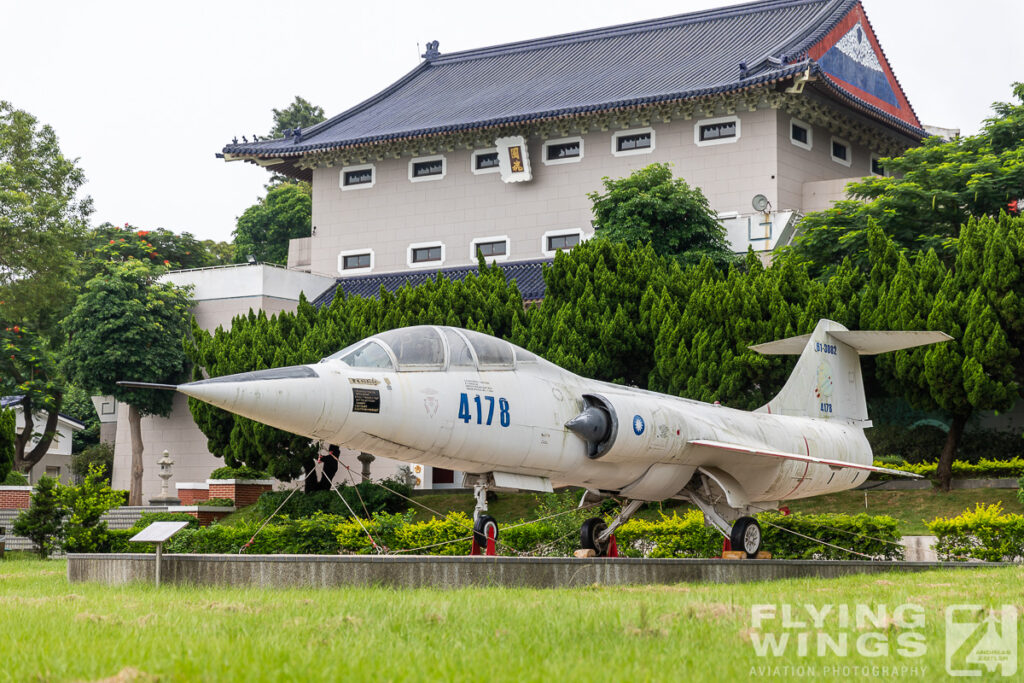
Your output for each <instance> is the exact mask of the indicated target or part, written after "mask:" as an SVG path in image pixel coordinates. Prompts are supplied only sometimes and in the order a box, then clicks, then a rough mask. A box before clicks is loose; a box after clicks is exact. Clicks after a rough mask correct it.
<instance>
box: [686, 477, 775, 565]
mask: <svg viewBox="0 0 1024 683" xmlns="http://www.w3.org/2000/svg"><path fill="white" fill-rule="evenodd" d="M687 498H689V500H690V501H691V502H692V503H693V504H694V505H696V506H697V507H698V508H700V511H701V512H703V513H704V522H705V524H708V525H710V526H713V527H715V528H716V529H718V530H719V531H720V532H721V533H722V535H723V536H724V537H725V541H724V542H723V543H722V551H723V552H725V551H728V550H740V551H742V552H744V553H746V554H747V557H748V558H750V559H753V558H755V557H757V553H758V551H760V550H761V525H760V524H758V523H757V520H756V519H754V518H753V517H747V516H740V513H739V512H738V511H737V510H736V509H734V508H732V507H730V506H729V505H727V504H726V503H725V501H724V500H723V499H724V496H717V495H714V493H713V492H712V491H711V490H709V489H708V487H707V486H705V487H704V490H702V491H697V490H687ZM730 520H732V522H731V523H730Z"/></svg>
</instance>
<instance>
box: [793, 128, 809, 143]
mask: <svg viewBox="0 0 1024 683" xmlns="http://www.w3.org/2000/svg"><path fill="white" fill-rule="evenodd" d="M792 135H793V142H799V143H801V144H804V145H806V144H807V129H806V128H804V127H803V126H798V125H796V124H795V123H794V124H793V133H792Z"/></svg>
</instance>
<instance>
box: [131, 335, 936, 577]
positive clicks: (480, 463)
mask: <svg viewBox="0 0 1024 683" xmlns="http://www.w3.org/2000/svg"><path fill="white" fill-rule="evenodd" d="M948 339H950V337H949V336H948V335H945V334H943V333H941V332H886V331H849V330H847V329H846V328H845V327H843V326H842V325H840V324H838V323H835V322H832V321H829V320H821V321H820V322H819V323H818V324H817V326H816V327H815V329H814V331H813V332H812V333H811V334H808V335H804V336H801V337H793V338H790V339H784V340H781V341H775V342H769V343H766V344H759V345H756V346H753V347H751V348H753V349H754V350H755V351H758V352H760V353H765V354H794V355H799V359H798V360H797V363H796V366H795V368H794V370H793V372H792V374H791V375H790V377H789V380H788V381H787V383H786V384H785V386H784V387H783V388H782V390H781V392H780V393H779V394H778V395H777V396H775V398H773V399H772V400H771V401H769V402H768V403H767V404H766V405H764V406H762V407H761V408H759V409H757V410H755V411H752V412H748V411H744V410H736V409H732V408H728V407H725V406H722V405H718V404H708V403H702V402H699V401H693V400H689V399H685V398H680V397H678V396H670V395H665V394H659V393H655V392H652V391H645V390H641V389H637V388H632V387H626V386H620V385H616V384H609V383H606V382H600V381H597V380H593V379H587V378H585V377H580V376H578V375H575V374H573V373H571V372H569V371H567V370H565V369H563V368H561V367H558V366H557V365H554V364H552V363H549V362H547V361H545V360H544V359H542V358H540V357H538V356H537V355H536V354H534V353H531V352H529V351H527V350H525V349H522V348H520V347H518V346H515V345H513V344H511V343H509V342H507V341H504V340H502V339H498V338H496V337H492V336H489V335H486V334H481V333H479V332H474V331H471V330H464V329H457V328H452V327H443V326H428V325H423V326H416V327H407V328H401V329H395V330H390V331H387V332H383V333H381V334H377V335H374V336H372V337H369V338H367V339H364V340H362V341H359V342H357V343H355V344H352V345H351V346H349V347H347V348H345V349H342V350H341V351H339V352H337V353H335V354H333V355H331V356H329V357H327V358H324V359H323V360H322V361H320V362H319V363H315V364H309V365H298V366H292V367H284V368H276V369H270V370H260V371H256V372H247V373H242V374H237V375H230V376H224V377H214V378H212V379H205V380H201V381H196V382H190V383H188V384H183V385H180V386H176V387H173V388H176V389H177V390H178V391H180V392H182V393H184V394H186V395H188V396H191V397H193V398H196V399H198V400H201V401H204V402H206V403H210V404H212V405H215V406H218V407H220V408H223V409H224V410H227V411H230V412H232V413H236V414H238V415H242V416H245V417H248V418H251V419H253V420H257V421H259V422H263V423H266V424H268V425H271V426H273V427H277V428H279V429H283V430H286V431H289V432H292V433H295V434H299V435H302V436H306V437H309V438H310V439H311V440H319V441H321V442H323V443H326V444H334V445H338V446H341V447H347V448H351V449H354V450H358V451H363V452H368V453H372V454H374V455H378V456H384V457H388V458H393V459H395V460H399V461H404V462H407V463H421V464H426V465H432V466H435V467H444V468H449V469H453V470H458V471H462V472H465V473H466V479H467V481H466V483H467V484H470V483H471V484H473V485H474V487H475V491H476V495H477V511H476V514H475V531H476V533H477V534H478V535H479V536H481V537H482V536H485V535H486V534H488V533H490V534H492V535H496V534H497V523H496V522H495V520H494V519H493V518H491V517H490V516H488V515H486V514H484V513H485V512H486V491H487V490H488V489H489V488H499V489H520V490H537V491H551V490H553V488H554V487H563V486H575V487H581V488H583V489H586V491H587V494H585V496H584V499H585V500H586V499H588V497H589V498H591V499H594V498H599V497H602V496H609V495H614V496H618V497H621V498H623V499H625V502H624V504H623V506H622V509H621V512H620V513H619V515H618V516H617V517H616V518H615V519H614V520H613V521H612V522H611V523H610V524H606V523H605V522H604V521H603V520H602V519H600V518H597V517H595V518H592V519H590V520H587V522H586V523H585V524H584V525H583V528H582V529H581V544H582V546H583V547H584V548H590V549H593V550H594V551H596V553H597V554H598V555H601V554H604V553H605V552H606V551H607V549H608V546H609V539H610V538H611V535H612V534H613V533H614V531H615V529H616V528H617V527H618V526H619V525H620V524H622V523H623V522H625V521H626V520H627V519H628V518H629V517H630V515H632V514H633V513H634V512H635V511H636V510H637V509H638V508H639V507H640V505H642V504H643V503H645V502H649V501H661V500H665V499H682V500H686V501H690V502H691V503H692V504H694V505H695V506H697V507H698V508H700V510H702V511H703V513H704V517H705V520H706V522H707V523H709V524H710V525H712V526H714V527H715V528H717V529H718V530H719V531H721V532H722V534H723V535H725V536H726V537H727V538H729V539H730V541H731V544H732V547H733V548H734V549H736V550H740V549H742V550H743V551H745V552H746V553H747V554H748V555H749V556H751V557H753V556H755V555H756V553H757V552H758V550H759V549H760V547H761V529H760V526H759V524H758V522H757V521H756V519H755V518H754V517H753V515H754V514H755V513H756V512H758V511H762V510H770V509H775V508H778V506H779V505H780V503H782V502H783V501H787V500H793V499H797V498H806V497H809V496H817V495H822V494H826V493H836V492H838V491H844V490H847V489H851V488H853V487H855V486H857V485H859V484H861V483H862V482H863V481H864V480H865V479H867V477H868V475H869V474H870V473H872V472H886V473H889V474H894V475H904V476H905V474H906V473H903V472H898V471H894V470H888V469H885V468H881V467H875V466H873V465H872V453H871V447H870V445H869V444H868V441H867V439H866V438H865V436H864V429H865V428H866V427H869V426H870V425H871V423H870V422H869V421H868V415H867V407H866V402H865V397H864V386H863V380H862V377H861V368H860V360H859V356H860V355H866V354H876V353H882V352H886V351H896V350H899V349H905V348H910V347H914V346H920V345H924V344H931V343H935V342H942V341H947V340H948ZM140 386H141V385H140Z"/></svg>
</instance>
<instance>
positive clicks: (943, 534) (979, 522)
mask: <svg viewBox="0 0 1024 683" xmlns="http://www.w3.org/2000/svg"><path fill="white" fill-rule="evenodd" d="M928 530H929V531H931V532H932V533H933V534H935V536H936V542H935V552H936V553H937V554H938V556H939V559H942V560H947V561H954V562H963V561H966V560H971V559H975V560H985V561H988V562H1014V561H1019V560H1020V559H1021V558H1022V557H1024V515H1015V514H1004V513H1003V506H1002V504H1001V503H994V504H992V505H985V504H983V503H978V505H977V506H976V507H975V508H974V509H973V510H964V512H963V513H961V514H960V515H959V516H957V517H940V518H938V519H935V520H932V521H931V522H929V523H928Z"/></svg>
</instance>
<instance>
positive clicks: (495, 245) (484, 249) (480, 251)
mask: <svg viewBox="0 0 1024 683" xmlns="http://www.w3.org/2000/svg"><path fill="white" fill-rule="evenodd" d="M507 249H508V246H507V245H506V242H505V240H501V241H499V242H477V245H476V253H477V255H478V256H484V257H487V256H504V255H505V253H506V251H507Z"/></svg>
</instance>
